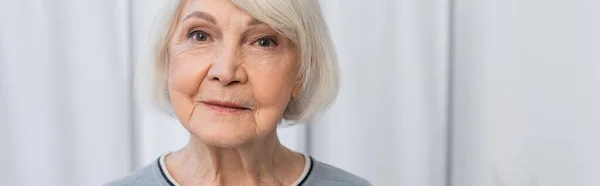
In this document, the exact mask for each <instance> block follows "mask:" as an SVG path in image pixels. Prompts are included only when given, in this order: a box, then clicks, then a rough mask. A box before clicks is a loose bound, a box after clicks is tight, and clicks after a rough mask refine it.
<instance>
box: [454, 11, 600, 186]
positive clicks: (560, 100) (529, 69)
mask: <svg viewBox="0 0 600 186" xmlns="http://www.w3.org/2000/svg"><path fill="white" fill-rule="evenodd" d="M455 3H456V4H455V8H456V9H455V13H456V14H455V15H456V16H455V19H454V23H455V30H454V36H455V37H454V45H453V46H454V49H453V50H454V51H455V53H454V59H453V63H454V70H455V71H454V83H455V84H454V91H453V96H454V97H453V98H454V103H455V104H454V106H453V113H454V118H455V119H454V120H453V127H454V128H453V137H454V141H453V147H454V148H453V150H452V151H453V158H452V160H453V162H452V165H453V169H452V175H453V177H452V178H453V182H452V183H453V184H452V185H457V186H458V185H460V186H481V185H486V186H487V185H490V186H491V185H498V186H504V185H506V186H508V185H510V186H513V185H519V186H534V185H535V186H537V185H539V186H564V185H578V186H594V185H600V179H599V177H598V175H599V174H598V173H599V172H600V145H598V142H600V135H598V134H599V132H600V34H599V33H600V21H599V18H600V11H598V8H599V7H600V2H599V1H587V0H572V1H557V0H552V1H541V0H506V1H491V0H484V1H481V0H455Z"/></svg>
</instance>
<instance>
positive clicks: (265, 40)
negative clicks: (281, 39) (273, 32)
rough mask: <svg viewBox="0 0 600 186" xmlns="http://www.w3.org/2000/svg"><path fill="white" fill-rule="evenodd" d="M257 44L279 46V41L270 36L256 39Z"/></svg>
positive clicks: (267, 46)
mask: <svg viewBox="0 0 600 186" xmlns="http://www.w3.org/2000/svg"><path fill="white" fill-rule="evenodd" d="M256 44H257V45H258V46H260V47H265V48H269V47H274V46H277V42H276V41H275V39H273V38H268V37H264V38H260V39H258V41H256Z"/></svg>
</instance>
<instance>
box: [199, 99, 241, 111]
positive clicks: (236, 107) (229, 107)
mask: <svg viewBox="0 0 600 186" xmlns="http://www.w3.org/2000/svg"><path fill="white" fill-rule="evenodd" d="M201 103H203V104H204V105H205V106H206V107H207V108H208V109H210V110H212V111H215V112H218V113H235V112H240V111H245V110H248V109H249V108H247V107H244V106H242V105H240V104H237V103H233V102H223V101H215V100H209V101H201Z"/></svg>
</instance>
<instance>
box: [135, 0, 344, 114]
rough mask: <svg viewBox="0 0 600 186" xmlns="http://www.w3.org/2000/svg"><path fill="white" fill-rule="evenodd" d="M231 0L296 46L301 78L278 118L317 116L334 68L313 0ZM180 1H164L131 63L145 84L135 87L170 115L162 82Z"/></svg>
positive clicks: (333, 81)
mask: <svg viewBox="0 0 600 186" xmlns="http://www.w3.org/2000/svg"><path fill="white" fill-rule="evenodd" d="M232 1H233V3H235V4H236V5H237V6H238V7H239V8H241V9H243V10H245V11H246V12H248V13H249V14H250V15H251V16H253V17H254V18H255V19H257V20H259V21H261V22H263V23H265V24H267V25H269V26H271V27H272V28H273V29H275V30H277V31H278V32H280V33H281V34H282V35H284V36H286V37H287V38H289V39H290V40H291V41H292V42H293V43H294V44H295V46H296V48H297V50H298V55H299V56H300V58H299V63H298V64H299V66H298V70H299V73H298V76H299V77H298V78H301V80H302V90H301V92H300V94H299V95H298V96H296V97H295V98H292V100H290V102H289V104H288V105H287V107H286V110H285V111H284V113H283V119H285V120H287V121H288V122H289V123H303V122H307V121H309V120H311V119H314V118H316V117H319V116H320V114H322V113H324V112H325V111H326V110H327V109H328V108H329V106H330V105H331V103H332V102H333V101H334V100H335V97H336V95H337V92H338V86H339V85H338V84H339V77H338V76H339V69H338V64H337V56H336V54H335V50H334V47H333V43H332V40H331V37H330V35H329V30H328V28H327V25H326V23H325V19H324V18H323V14H322V12H321V8H320V6H319V2H318V0H232ZM183 2H184V0H168V1H167V2H166V4H165V5H164V7H163V9H162V10H161V12H160V13H159V14H158V15H157V17H156V19H155V22H154V24H153V28H152V30H151V33H150V37H149V45H145V46H144V47H145V48H143V49H142V54H141V56H140V58H139V61H138V62H137V63H138V65H140V67H139V68H137V69H139V70H141V72H138V75H137V76H136V78H138V79H137V80H136V84H137V86H143V87H145V88H142V90H143V89H146V88H148V89H150V91H141V92H140V91H138V92H139V93H145V92H150V93H151V95H147V96H150V99H151V101H152V103H153V105H155V106H156V107H157V108H159V109H160V110H162V111H165V112H167V113H168V114H171V115H173V114H174V113H173V108H172V105H171V101H170V99H169V91H168V85H167V68H168V65H167V63H168V62H167V59H168V44H169V41H170V40H171V35H172V32H173V29H174V24H175V20H176V19H177V15H178V11H179V10H180V9H181V6H182V4H183ZM140 75H141V76H140ZM148 76H150V77H148ZM148 81H150V82H148ZM146 83H147V84H146ZM137 88H138V89H139V88H140V87H137ZM141 96H144V95H141Z"/></svg>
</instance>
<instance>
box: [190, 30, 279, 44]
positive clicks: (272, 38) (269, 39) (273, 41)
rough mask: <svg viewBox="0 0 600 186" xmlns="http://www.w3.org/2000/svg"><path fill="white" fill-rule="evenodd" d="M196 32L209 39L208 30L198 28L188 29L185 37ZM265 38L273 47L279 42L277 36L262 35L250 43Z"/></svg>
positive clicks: (255, 42)
mask: <svg viewBox="0 0 600 186" xmlns="http://www.w3.org/2000/svg"><path fill="white" fill-rule="evenodd" d="M196 34H205V35H206V37H208V38H207V40H209V39H211V35H210V34H209V33H208V32H205V31H203V30H198V29H190V31H189V32H188V34H187V38H188V39H194V36H195V35H196ZM263 39H264V40H267V41H269V42H271V44H273V45H274V46H273V47H277V46H279V43H278V42H277V38H275V37H273V36H262V37H259V38H258V39H256V40H255V41H254V42H252V44H253V45H254V44H257V43H258V42H259V41H260V40H263Z"/></svg>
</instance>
